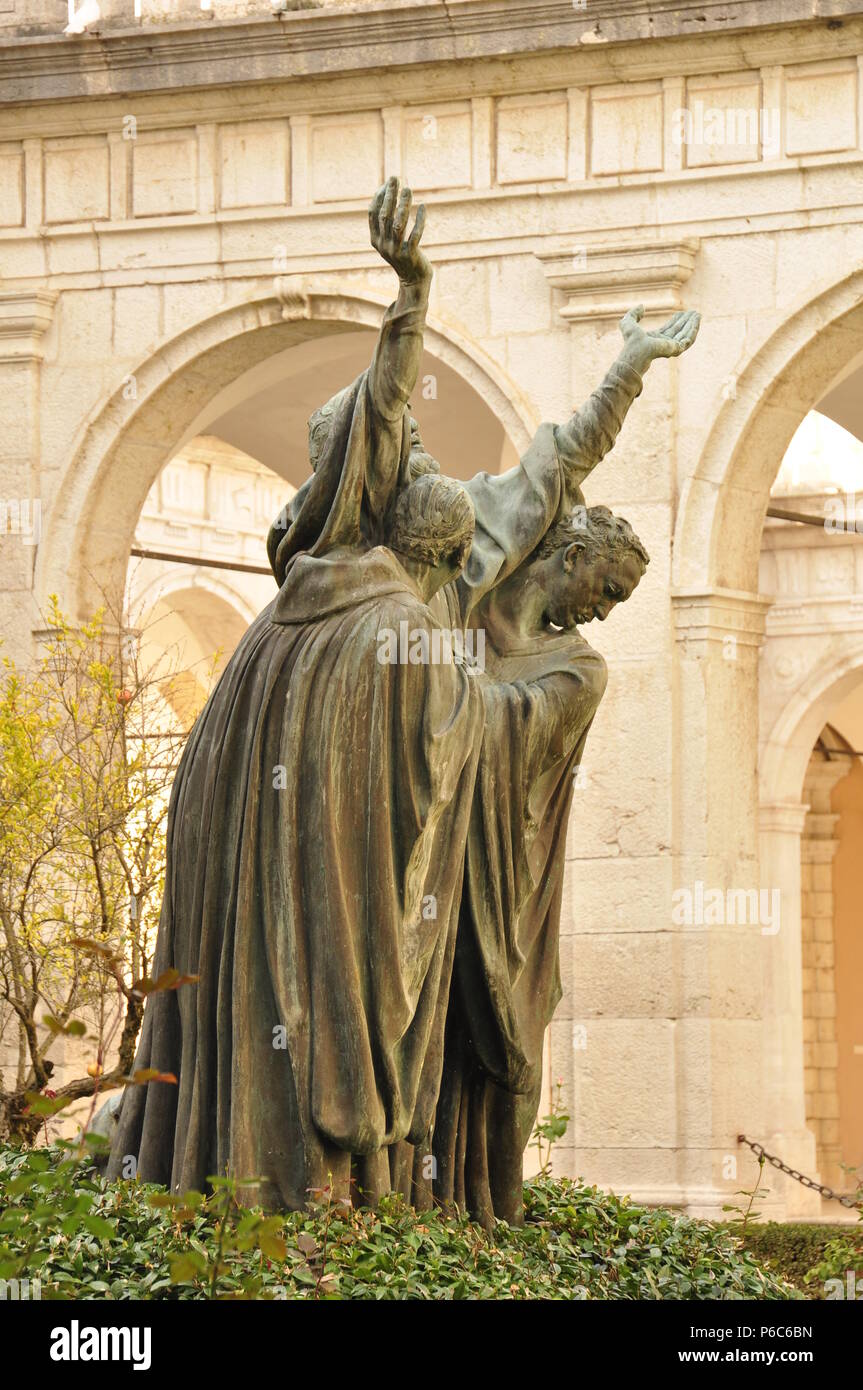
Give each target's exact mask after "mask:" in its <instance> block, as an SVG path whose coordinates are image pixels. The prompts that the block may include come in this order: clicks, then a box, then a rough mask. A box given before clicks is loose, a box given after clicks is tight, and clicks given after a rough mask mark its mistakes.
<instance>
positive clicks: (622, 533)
mask: <svg viewBox="0 0 863 1390" xmlns="http://www.w3.org/2000/svg"><path fill="white" fill-rule="evenodd" d="M572 544H577V545H581V546H582V547H583V549H584V550H585V552H586V554H587V555H588V557H589V558H590V559H593V558H594V557H595V556H596V555H598V554H600V553H604V554H606V555H609V556H611V557H613V558H614V557H617V556H619V555H626V554H631V555H635V557H636V559H638V560H639V562H640V563H641V567H642V571H643V570H646V569H647V566H648V565H649V564H650V556H649V555H648V553H647V550H646V549H645V547H644V545H643V544H642V542H641V541H640V540H639V539H638V536H637V535H636V534H635V532H634V531H633V529H632V527H631V526H630V524H629V522H628V521H627V520H626V519H625V517H622V516H615V514H614V512H612V511H611V510H610V508H608V507H601V506H600V507H576V508H575V510H574V511H573V512H572V513H571V514H570V515H569V516H565V517H562V518H561V519H560V521H558V522H556V523H555V525H554V526H552V528H551V530H549V531H546V533H545V535H544V536H543V538H542V540H541V541H540V543H539V545H538V546H537V547H536V550H535V551H534V552H533V555H532V556H531V559H534V560H544V559H545V558H546V556H548V555H553V554H554V552H555V551H556V550H562V549H564V548H565V547H566V546H568V545H572Z"/></svg>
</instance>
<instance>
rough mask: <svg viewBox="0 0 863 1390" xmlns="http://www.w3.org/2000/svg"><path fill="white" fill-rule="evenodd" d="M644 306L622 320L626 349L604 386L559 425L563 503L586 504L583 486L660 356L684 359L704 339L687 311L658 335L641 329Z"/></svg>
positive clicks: (696, 319) (695, 316)
mask: <svg viewBox="0 0 863 1390" xmlns="http://www.w3.org/2000/svg"><path fill="white" fill-rule="evenodd" d="M643 315H644V305H643V304H639V305H638V306H637V307H636V308H635V309H630V310H629V312H628V313H627V314H624V316H623V318H622V319H621V321H620V331H621V332H622V334H623V349H622V351H621V353H620V355H619V357H618V358H617V360H616V361H615V362H614V363H613V365H612V366H611V368H610V370H609V371H608V373H607V375H606V377H605V380H604V381H603V383H602V385H601V386H599V387H598V388H597V390H596V391H594V393H593V395H592V396H591V397H590V399H589V400H588V401H587V402H586V403H585V404H584V405H583V406H582V407H581V409H580V410H577V411H576V412H575V414H574V415H573V416H572V418H571V419H570V420H569V421H568V422H567V424H565V425H557V426H556V427H555V440H556V442H557V447H558V452H559V454H560V458H561V461H562V464H563V471H564V492H565V496H564V500H563V505H564V506H565V507H566V508H567V509H569V508H571V507H572V505H573V504H574V503H575V502H577V501H581V500H582V498H581V494H580V492H579V485H580V484H581V482H582V481H583V480H584V479H585V478H586V477H587V475H588V473H590V472H591V471H592V470H593V469H594V468H595V467H596V465H597V464H598V463H599V462H600V460H601V459H603V458H604V457H605V455H606V454H607V453H608V451H609V449H610V448H611V446H612V445H613V444H614V441H615V439H616V438H617V436H618V434H619V433H620V428H621V426H622V424H623V422H624V420H625V419H626V414H627V411H628V410H629V407H630V406H631V405H632V402H633V401H634V400H635V398H636V396H639V395H640V394H641V388H642V378H643V376H644V373H645V372H646V371H647V369H648V367H649V366H650V364H651V362H653V361H655V359H656V358H657V357H679V356H680V354H681V353H682V352H685V351H686V349H687V348H689V347H691V346H692V344H693V343H694V342H695V339H696V337H697V335H698V326H699V324H700V323H701V315H700V314H697V313H695V312H694V311H693V310H685V309H684V310H681V311H680V312H679V313H677V314H674V315H673V317H672V318H670V319H669V320H668V323H666V324H665V325H664V327H662V328H660V329H658V331H657V332H655V333H648V332H647V331H646V330H645V329H643V328H642V327H641V319H642V317H643Z"/></svg>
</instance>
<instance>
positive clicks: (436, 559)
mask: <svg viewBox="0 0 863 1390" xmlns="http://www.w3.org/2000/svg"><path fill="white" fill-rule="evenodd" d="M475 524H476V515H475V513H474V509H473V503H472V502H471V500H470V497H469V496H468V494H467V493H466V492H465V490H464V488H463V487H462V486H461V484H460V483H456V482H453V480H452V479H451V478H442V477H440V475H439V474H437V473H424V474H422V475H421V476H420V477H419V478H415V479H414V480H413V482H411V483H408V485H407V487H405V488H403V489H402V491H401V492H400V493H399V495H398V498H397V499H396V504H395V507H394V509H393V514H392V519H391V522H390V530H389V536H388V538H387V541H386V544H387V545H388V546H389V548H390V550H393V551H395V552H396V554H400V555H408V556H410V558H411V559H413V560H422V561H424V562H425V563H426V564H428V565H437V564H439V563H440V561H441V560H442V559H443V557H444V556H445V555H449V554H451V553H452V552H453V551H456V550H458V551H461V550H466V549H467V547H468V546H469V545H470V542H471V540H472V539H473V532H474V526H475Z"/></svg>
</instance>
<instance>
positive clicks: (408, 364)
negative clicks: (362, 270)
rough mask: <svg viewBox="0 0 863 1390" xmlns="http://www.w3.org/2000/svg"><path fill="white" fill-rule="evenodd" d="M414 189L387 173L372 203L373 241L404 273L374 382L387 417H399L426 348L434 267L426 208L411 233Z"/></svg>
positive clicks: (381, 341) (384, 331)
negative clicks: (424, 245) (426, 249)
mask: <svg viewBox="0 0 863 1390" xmlns="http://www.w3.org/2000/svg"><path fill="white" fill-rule="evenodd" d="M411 201H412V199H411V191H410V189H409V188H403V189H402V190H401V192H399V181H398V179H396V178H391V179H388V180H387V182H386V183H385V184H384V186H383V188H379V189H378V191H377V193H376V194H375V196H374V198H373V199H372V202H371V206H370V207H369V232H370V234H371V241H372V246H373V247H374V248H375V250H376V251H377V252H378V253H379V255H381V256H382V257H383V258H384V260H385V261H386V262H387V264H388V265H391V266H392V268H393V270H394V271H395V272H396V274H397V275H398V277H399V293H398V298H397V300H396V302H395V304H391V305H390V307H389V309H387V311H386V314H385V315H384V320H383V323H382V325H381V331H380V336H379V338H378V343H377V347H376V348H375V355H374V358H373V360H372V368H371V376H370V387H371V394H372V402H373V404H374V406H375V409H376V410H377V411H378V413H379V414H380V415H382V416H383V417H384V419H385V420H398V419H400V418H401V415H402V413H403V411H404V408H405V406H406V405H407V403H408V401H409V399H410V395H411V392H412V391H413V389H414V386H415V385H416V380H417V376H418V374H419V369H420V361H421V360H422V350H423V328H424V327H425V316H426V309H427V307H428V297H429V287H430V285H431V278H432V268H431V266H430V265H429V263H428V260H427V259H426V257H425V255H424V253H423V251H422V249H421V247H420V240H421V238H422V234H423V228H424V226H425V208H424V207H423V206H422V205H420V207H419V208H418V209H417V214H416V220H415V222H414V227H413V231H412V232H410V234H408V222H409V220H410V212H411Z"/></svg>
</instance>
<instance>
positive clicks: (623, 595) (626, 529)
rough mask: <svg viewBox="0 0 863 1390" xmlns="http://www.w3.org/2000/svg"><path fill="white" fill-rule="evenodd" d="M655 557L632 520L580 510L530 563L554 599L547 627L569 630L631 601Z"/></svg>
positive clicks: (595, 510)
mask: <svg viewBox="0 0 863 1390" xmlns="http://www.w3.org/2000/svg"><path fill="white" fill-rule="evenodd" d="M649 563H650V556H649V555H648V553H647V551H646V550H645V548H644V546H643V545H642V543H641V541H640V540H639V539H638V537H637V536H636V534H635V532H634V531H633V529H632V527H631V526H630V524H629V522H628V521H625V520H624V519H623V517H622V516H615V515H614V514H613V513H612V512H610V511H609V509H608V507H579V508H577V509H576V511H575V512H574V513H573V515H572V516H571V517H565V518H564V519H563V520H562V521H559V522H558V523H557V525H556V526H553V527H552V528H551V530H550V531H548V532H547V533H546V535H545V536H544V538H543V539H542V541H541V542H540V544H539V545H538V546H537V548H536V550H535V551H534V552H533V555H532V556H531V557H530V559H529V561H528V564H529V566H530V568H531V572H532V573H533V574H534V575H535V574H536V571H537V569H539V568H541V570H542V574H541V576H537V577H538V579H539V583H540V584H541V586H542V588H543V591H544V592H545V593H546V594H547V596H548V601H547V605H546V609H545V613H544V615H543V616H544V620H545V624H546V626H549V625H551V626H554V627H557V628H563V629H564V630H566V631H568V630H570V629H572V628H574V627H581V626H582V625H583V624H584V623H589V622H592V620H593V619H594V618H598V619H599V621H600V622H604V620H605V619H606V618H607V617H608V615H609V613H610V612H611V610H612V608H614V607H616V605H617V604H618V603H623V602H624V600H625V599H628V598H629V596H630V594H631V593H632V592H633V590H634V589H635V587H636V585H637V584H638V582H639V580H640V579H641V576H642V575H643V574H644V571H645V570H646V569H647V566H648V564H649Z"/></svg>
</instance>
